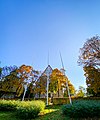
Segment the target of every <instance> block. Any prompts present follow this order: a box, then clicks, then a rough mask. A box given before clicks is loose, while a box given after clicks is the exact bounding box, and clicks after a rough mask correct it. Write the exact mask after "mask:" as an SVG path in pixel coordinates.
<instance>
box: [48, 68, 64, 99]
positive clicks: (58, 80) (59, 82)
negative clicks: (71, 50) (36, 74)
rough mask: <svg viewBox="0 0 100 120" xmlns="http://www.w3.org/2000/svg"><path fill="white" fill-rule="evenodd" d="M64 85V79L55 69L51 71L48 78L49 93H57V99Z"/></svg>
mask: <svg viewBox="0 0 100 120" xmlns="http://www.w3.org/2000/svg"><path fill="white" fill-rule="evenodd" d="M65 85H66V77H65V76H64V75H63V73H62V72H61V71H60V70H58V69H57V68H56V69H54V70H53V71H52V74H51V76H50V85H49V91H50V92H53V93H56V92H58V97H59V95H60V90H62V88H63V87H64V86H65Z"/></svg>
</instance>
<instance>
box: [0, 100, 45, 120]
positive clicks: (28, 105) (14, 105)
mask: <svg viewBox="0 0 100 120" xmlns="http://www.w3.org/2000/svg"><path fill="white" fill-rule="evenodd" d="M44 108H45V103H44V102H43V101H39V100H34V101H15V100H0V111H15V112H16V117H19V118H24V119H31V118H35V117H37V116H38V114H39V113H40V111H42V110H44Z"/></svg>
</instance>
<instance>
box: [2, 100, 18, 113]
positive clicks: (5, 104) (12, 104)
mask: <svg viewBox="0 0 100 120" xmlns="http://www.w3.org/2000/svg"><path fill="white" fill-rule="evenodd" d="M17 104H18V102H16V101H15V100H13V101H12V100H0V111H13V110H16V106H17Z"/></svg>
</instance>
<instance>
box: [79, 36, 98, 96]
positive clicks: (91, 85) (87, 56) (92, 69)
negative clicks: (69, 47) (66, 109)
mask: <svg viewBox="0 0 100 120" xmlns="http://www.w3.org/2000/svg"><path fill="white" fill-rule="evenodd" d="M78 64H79V65H83V69H84V71H85V76H86V83H87V91H88V93H92V94H93V95H95V96H96V95H98V94H99V90H100V87H99V86H100V37H99V36H94V37H92V38H90V39H88V40H87V41H86V42H85V43H84V45H83V48H80V56H79V59H78ZM98 85H99V86H98Z"/></svg>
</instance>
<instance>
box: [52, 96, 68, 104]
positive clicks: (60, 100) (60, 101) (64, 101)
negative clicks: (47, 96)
mask: <svg viewBox="0 0 100 120" xmlns="http://www.w3.org/2000/svg"><path fill="white" fill-rule="evenodd" d="M68 103H69V98H67V97H65V98H53V104H54V105H62V104H68Z"/></svg>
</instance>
